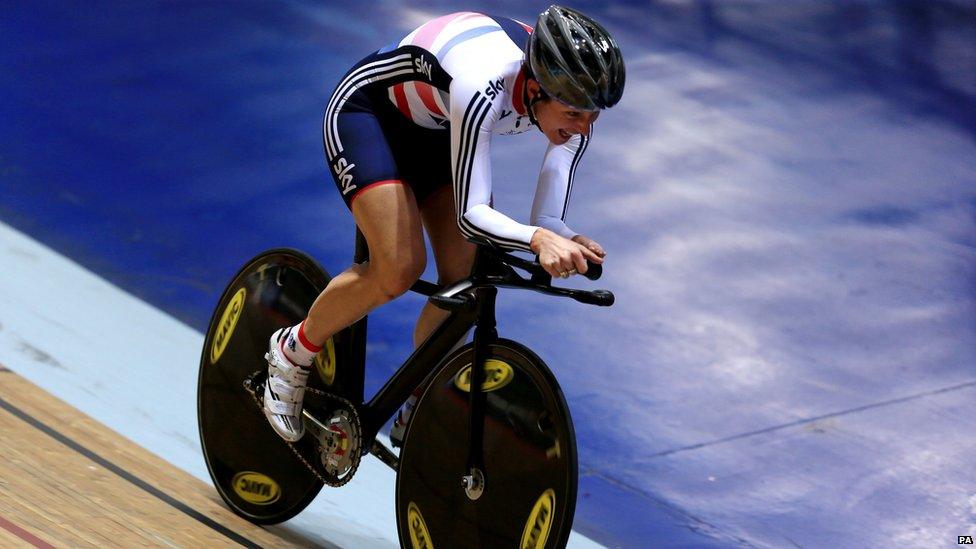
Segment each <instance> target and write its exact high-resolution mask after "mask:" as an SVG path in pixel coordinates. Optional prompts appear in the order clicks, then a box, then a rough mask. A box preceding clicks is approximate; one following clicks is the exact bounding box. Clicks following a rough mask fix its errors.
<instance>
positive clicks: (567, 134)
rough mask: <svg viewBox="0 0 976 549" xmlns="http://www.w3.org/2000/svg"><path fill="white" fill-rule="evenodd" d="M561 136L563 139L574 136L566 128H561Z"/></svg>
mask: <svg viewBox="0 0 976 549" xmlns="http://www.w3.org/2000/svg"><path fill="white" fill-rule="evenodd" d="M559 137H562V138H563V139H569V138H571V137H573V134H571V133H569V132H568V131H566V130H559Z"/></svg>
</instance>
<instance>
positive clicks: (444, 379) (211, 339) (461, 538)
mask: <svg viewBox="0 0 976 549" xmlns="http://www.w3.org/2000/svg"><path fill="white" fill-rule="evenodd" d="M477 244H478V249H477V252H476V258H475V262H474V266H473V268H472V271H471V274H470V276H469V277H468V278H466V279H464V280H462V281H460V282H457V283H454V284H449V285H444V286H439V285H436V284H432V283H429V282H426V281H423V280H419V281H417V283H416V284H414V286H413V287H412V288H411V290H412V291H415V292H418V293H420V294H423V295H425V296H427V297H428V299H429V300H430V301H431V302H432V303H434V304H435V305H437V306H438V307H441V308H443V309H446V310H448V311H450V314H449V316H448V318H447V319H446V320H445V321H443V322H442V323H441V325H440V326H439V327H438V328H437V329H436V330H435V331H434V332H433V334H432V335H431V336H430V337H429V338H428V339H427V340H426V341H425V342H424V343H423V344H421V345H420V346H419V347H418V348H417V349H416V350H415V351H414V352H413V353H412V354H411V355H410V356H409V357H408V358H407V359H406V361H405V362H404V363H403V365H402V366H401V367H400V368H399V369H398V370H397V371H396V373H395V374H394V375H393V376H392V377H391V378H390V379H389V380H388V381H387V382H386V383H385V385H384V386H383V387H382V388H381V389H380V390H379V391H378V392H377V393H376V394H375V395H374V396H373V397H372V398H371V399H370V400H369V401H365V400H364V394H363V393H364V390H363V381H364V373H365V355H366V352H365V349H366V324H367V319H366V318H365V317H364V318H363V319H361V320H360V321H358V322H357V323H355V324H353V325H352V326H350V327H349V328H347V329H345V330H343V331H341V332H339V333H338V334H336V335H335V336H333V337H332V338H331V339H330V340H329V341H328V342H327V344H326V345H325V346H324V347H323V350H322V352H320V353H319V355H318V356H317V357H316V360H315V365H314V367H313V371H312V374H311V375H310V376H309V383H308V389H307V390H306V394H305V404H304V410H303V412H302V415H303V419H304V421H305V425H306V434H305V436H304V437H302V438H301V439H300V440H299V441H298V442H295V443H288V442H285V441H284V440H283V439H281V438H280V437H279V436H278V435H277V434H276V433H275V432H274V430H273V429H272V428H271V426H270V425H269V424H268V422H267V420H266V419H265V416H264V414H263V413H262V402H261V399H262V397H263V394H264V383H265V381H266V378H267V370H268V368H267V363H266V362H265V360H264V358H263V355H264V352H265V351H266V349H267V341H268V337H269V335H270V334H271V333H272V332H274V331H275V330H276V329H278V328H280V327H283V326H288V325H294V324H296V323H298V322H300V321H301V320H302V319H303V318H305V316H306V314H307V312H308V309H309V307H311V304H312V302H313V301H314V300H315V298H316V297H317V296H318V295H319V293H320V292H321V291H322V290H323V289H324V288H325V286H326V285H327V284H328V282H329V280H330V278H329V275H328V273H327V272H326V271H325V270H324V269H323V268H322V267H321V266H320V265H319V264H318V263H317V262H316V261H315V260H314V259H312V258H311V257H309V256H308V255H306V254H304V253H302V252H299V251H296V250H290V249H273V250H269V251H266V252H264V253H261V254H260V255H258V256H256V257H255V258H253V259H252V260H251V261H249V262H248V263H247V264H246V265H244V267H243V268H241V270H240V271H239V272H238V273H237V275H236V276H235V277H234V278H233V280H232V281H231V282H230V284H229V285H228V286H227V288H226V290H225V291H224V293H223V295H222V296H221V298H220V301H219V302H218V305H217V307H216V309H215V311H214V313H213V316H212V318H211V321H210V325H209V328H208V330H207V334H206V339H205V341H204V347H203V354H202V357H201V361H200V373H199V379H198V393H197V413H198V421H199V428H200V439H201V443H202V446H203V453H204V457H205V459H206V462H207V468H208V470H209V472H210V476H211V478H212V479H213V483H214V486H215V487H216V488H217V491H218V493H219V494H220V496H221V498H223V500H224V501H225V502H226V504H227V505H228V506H229V507H230V509H231V510H232V511H234V512H235V513H236V514H238V515H240V516H242V517H244V518H245V519H247V520H249V521H251V522H254V523H258V524H273V523H278V522H282V521H284V520H287V519H289V518H291V517H293V516H295V515H296V514H297V513H299V512H300V511H301V510H302V509H304V508H305V507H306V506H307V505H308V504H309V503H311V501H312V499H314V498H315V496H316V495H317V494H318V492H319V490H320V489H321V488H322V486H324V485H329V486H342V485H343V484H345V483H347V482H349V480H350V479H351V478H352V477H353V475H354V474H355V473H356V470H357V468H358V466H359V463H360V459H361V458H362V457H364V456H365V455H366V454H372V455H373V456H375V457H377V458H378V459H380V460H381V461H382V462H383V463H385V464H386V465H388V466H389V467H390V468H392V469H393V470H394V471H396V517H397V530H398V533H399V538H400V544H401V546H403V547H415V548H418V547H491V548H495V547H516V546H518V547H530V548H537V547H540V548H541V547H564V546H565V545H566V542H567V540H568V538H569V534H570V531H571V529H572V524H573V516H574V513H575V509H576V491H577V461H576V439H575V434H574V430H573V423H572V419H571V418H570V413H569V409H568V407H567V405H566V401H565V398H564V397H563V394H562V391H561V389H560V388H559V384H558V383H557V381H556V378H555V376H554V375H553V374H552V372H551V371H550V370H549V368H548V367H547V366H546V365H545V363H544V362H543V361H542V360H541V359H540V358H539V357H538V356H536V355H535V353H533V352H532V351H531V350H529V349H528V348H527V347H525V346H524V345H522V344H520V343H517V342H515V341H512V340H509V339H503V338H500V337H498V334H497V331H496V322H495V301H496V295H497V289H498V288H500V287H504V288H517V289H529V290H534V291H537V292H541V293H543V294H547V295H553V296H564V297H570V298H573V299H575V300H577V301H580V302H583V303H588V304H594V305H601V306H609V305H611V304H612V303H613V299H614V298H613V294H612V293H610V292H609V291H606V290H593V291H584V290H577V289H567V288H558V287H554V286H552V284H551V282H552V280H551V278H550V276H549V275H548V274H547V273H546V272H545V271H544V270H543V269H542V267H541V265H539V263H537V262H534V261H530V260H527V259H523V258H521V257H518V256H515V255H512V254H511V253H508V252H506V251H504V250H502V249H500V248H497V247H495V246H494V245H492V244H491V243H489V242H487V241H483V242H477ZM368 255H369V252H368V249H367V247H366V243H365V239H363V237H362V234H361V233H358V232H357V240H356V254H355V261H356V262H357V263H360V262H362V261H365V260H367V259H368ZM516 269H518V270H520V271H524V272H525V273H527V274H528V276H527V277H526V276H523V275H521V274H519V272H518V271H517V270H516ZM601 271H602V269H601V268H600V266H599V265H594V264H591V265H590V266H589V270H588V272H587V275H586V276H587V277H588V278H591V279H592V280H596V279H597V278H599V276H600V273H601ZM472 327H474V336H473V341H471V342H470V343H467V344H466V345H463V346H461V347H460V348H455V347H456V344H457V342H458V341H460V340H461V339H462V338H464V337H466V335H467V334H468V333H469V331H470V330H471V328H472ZM452 349H454V350H452ZM473 364H478V365H481V367H474V368H473V367H472V365H473ZM418 387H422V390H421V391H420V393H419V395H420V396H419V397H418V399H417V402H416V404H415V407H414V410H413V412H412V415H411V418H410V421H409V423H408V426H407V429H406V432H405V434H404V438H403V442H402V447H401V448H400V451H399V454H397V453H395V452H394V450H392V449H390V448H388V447H387V446H386V445H385V444H384V443H383V442H381V441H380V440H378V439H377V438H376V435H377V433H378V432H379V430H380V428H381V427H382V426H383V425H384V424H385V423H386V422H387V421H388V420H389V419H390V418H392V417H393V415H394V414H395V413H396V411H397V410H398V409H399V408H400V406H401V405H403V403H404V402H406V401H407V399H408V398H409V397H410V395H411V394H412V393H414V391H415V390H416V389H417V388H418ZM472 387H480V388H481V390H480V391H479V390H475V391H472V390H471V388H472Z"/></svg>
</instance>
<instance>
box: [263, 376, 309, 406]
mask: <svg viewBox="0 0 976 549" xmlns="http://www.w3.org/2000/svg"><path fill="white" fill-rule="evenodd" d="M268 388H269V389H271V392H273V393H274V394H275V395H277V396H278V398H279V399H281V400H282V401H284V402H301V401H302V400H304V398H305V387H304V386H302V387H296V386H295V385H293V384H291V383H289V382H288V381H287V380H285V379H281V378H279V377H278V376H272V377H271V378H270V379H269V380H268Z"/></svg>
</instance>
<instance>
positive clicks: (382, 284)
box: [378, 257, 426, 301]
mask: <svg viewBox="0 0 976 549" xmlns="http://www.w3.org/2000/svg"><path fill="white" fill-rule="evenodd" d="M425 267H426V258H425V257H419V258H411V259H410V260H408V261H403V262H400V263H398V264H396V265H393V266H390V267H388V268H386V269H384V270H383V271H382V272H380V273H378V274H379V277H378V282H379V289H380V291H381V292H382V293H383V297H384V298H386V300H387V301H389V300H391V299H394V298H396V297H399V296H401V295H403V294H404V293H406V292H407V290H409V289H410V287H411V286H413V283H414V282H416V281H417V279H419V278H420V275H422V274H423V273H424V268H425Z"/></svg>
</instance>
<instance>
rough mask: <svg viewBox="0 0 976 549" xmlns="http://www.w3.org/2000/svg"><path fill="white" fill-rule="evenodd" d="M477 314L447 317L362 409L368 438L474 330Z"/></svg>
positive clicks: (459, 312) (461, 313)
mask: <svg viewBox="0 0 976 549" xmlns="http://www.w3.org/2000/svg"><path fill="white" fill-rule="evenodd" d="M475 318H476V316H475V313H474V312H471V311H455V312H452V313H451V314H450V316H448V317H447V318H446V319H445V320H444V322H442V323H441V325H440V326H438V327H437V329H436V330H434V333H433V334H431V335H430V337H428V338H427V340H426V341H424V342H423V344H421V345H420V347H417V349H416V350H415V351H414V352H413V354H412V355H410V358H408V359H407V360H406V362H404V363H403V366H401V367H400V369H399V370H397V372H396V373H395V374H393V377H391V378H390V379H389V381H387V382H386V385H384V386H383V388H382V389H380V390H379V391H378V392H377V393H376V395H375V396H374V397H373V398H372V399H371V400H370V401H369V402H368V403H366V405H365V406H364V407H363V410H362V413H361V415H362V416H363V418H364V421H363V423H364V425H363V428H364V431H365V434H367V435H369V436H370V437H372V436H373V435H375V433H376V432H378V431H379V428H380V427H382V426H383V424H384V423H386V420H388V419H390V418H391V417H393V413H394V412H396V411H397V409H398V408H399V407H400V406H401V405H402V404H403V403H404V402H406V400H407V398H408V397H409V396H410V394H411V393H412V392H413V390H414V389H416V388H417V386H418V385H420V384H421V383H422V382H423V381H424V379H426V377H427V376H428V375H429V374H430V373H431V372H433V371H434V369H435V368H436V367H437V365H438V364H440V362H441V360H443V359H444V357H445V356H447V354H448V353H449V352H450V351H451V349H452V348H454V344H455V343H457V342H458V340H459V339H461V338H462V337H464V336H465V334H467V333H468V330H470V329H471V327H472V326H474V323H475Z"/></svg>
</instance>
